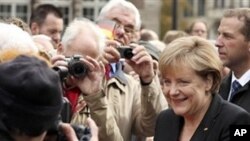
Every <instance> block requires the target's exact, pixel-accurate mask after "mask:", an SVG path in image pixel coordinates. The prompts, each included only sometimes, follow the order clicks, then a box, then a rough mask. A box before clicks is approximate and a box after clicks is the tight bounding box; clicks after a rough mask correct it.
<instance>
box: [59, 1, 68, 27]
mask: <svg viewBox="0 0 250 141" xmlns="http://www.w3.org/2000/svg"><path fill="white" fill-rule="evenodd" d="M58 8H59V9H60V11H61V13H62V15H63V23H64V25H66V26H67V25H68V24H69V8H68V7H62V6H59V7H58Z"/></svg>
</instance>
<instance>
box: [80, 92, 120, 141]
mask: <svg viewBox="0 0 250 141" xmlns="http://www.w3.org/2000/svg"><path fill="white" fill-rule="evenodd" d="M84 99H85V100H86V101H87V103H88V106H89V108H90V115H91V118H93V120H94V121H95V122H96V124H97V125H98V127H99V138H100V140H107V141H123V137H122V136H121V133H120V130H119V128H118V126H117V124H116V121H115V118H114V116H113V114H112V112H111V110H110V108H109V106H108V101H107V99H106V96H105V94H104V91H103V90H102V91H100V92H99V93H97V94H95V95H88V96H84Z"/></svg>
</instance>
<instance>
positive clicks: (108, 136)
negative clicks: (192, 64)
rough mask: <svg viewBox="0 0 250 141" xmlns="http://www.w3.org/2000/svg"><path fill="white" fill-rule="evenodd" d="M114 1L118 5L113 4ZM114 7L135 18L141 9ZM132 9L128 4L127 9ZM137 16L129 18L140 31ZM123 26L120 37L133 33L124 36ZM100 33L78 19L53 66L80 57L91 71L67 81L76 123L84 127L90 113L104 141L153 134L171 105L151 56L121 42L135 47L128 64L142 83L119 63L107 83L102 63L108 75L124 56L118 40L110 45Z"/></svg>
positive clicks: (70, 26)
mask: <svg viewBox="0 0 250 141" xmlns="http://www.w3.org/2000/svg"><path fill="white" fill-rule="evenodd" d="M120 2H121V3H122V5H120ZM112 3H115V4H114V5H112ZM124 3H125V4H124ZM109 4H111V5H112V9H113V10H118V9H121V10H122V12H129V14H132V15H133V14H134V12H135V11H136V12H137V14H139V13H138V10H137V9H136V8H135V6H134V5H132V4H131V3H130V2H127V1H123V0H122V1H113V0H112V1H110V2H109V3H108V4H107V7H110V6H108V5H109ZM116 4H118V5H116ZM124 5H125V7H124ZM127 5H129V6H128V7H126V6H127ZM113 6H115V7H113ZM105 7H106V6H105ZM105 7H104V8H105ZM131 8H132V10H131ZM106 10H107V11H106V12H108V13H109V14H110V15H111V13H113V14H114V13H117V12H114V11H110V10H111V9H106ZM134 10H135V11H134ZM131 12H132V13H131ZM108 13H106V14H108ZM117 16H119V15H117ZM132 18H133V19H132V20H129V21H132V23H131V24H129V27H132V28H133V27H135V23H134V21H135V19H134V18H135V17H134V15H133V16H132ZM138 18H139V17H138ZM116 19H118V18H116ZM117 22H118V21H117ZM120 22H121V21H120ZM130 25H131V26H130ZM124 28H125V27H124V23H120V28H119V29H120V30H121V31H123V33H122V34H124V35H122V34H120V33H119V36H120V37H121V36H127V35H128V34H129V33H126V34H125V33H124ZM126 29H127V24H126ZM130 29H131V28H130ZM131 32H132V31H131ZM100 34H101V31H100V30H99V29H98V28H97V27H95V26H94V25H93V23H89V22H87V21H86V20H85V21H77V20H75V21H73V22H72V23H71V24H70V25H69V27H68V28H67V29H66V31H65V33H64V35H63V37H62V46H60V47H59V48H58V52H59V53H60V54H61V55H58V56H55V57H54V58H53V59H52V63H53V64H54V66H58V67H62V66H64V68H66V69H69V68H68V67H69V66H68V64H69V63H68V61H66V60H67V58H68V57H71V58H72V56H75V55H81V56H82V57H81V58H80V60H81V61H82V62H83V63H84V64H85V65H86V66H87V68H88V71H87V74H86V75H85V76H84V77H80V78H76V77H74V76H72V75H71V74H69V75H68V76H67V78H66V79H65V80H64V96H66V97H67V98H68V99H69V101H70V103H71V105H72V111H73V116H72V120H71V122H72V123H76V124H82V123H85V119H86V117H87V116H88V113H90V116H91V117H92V118H93V120H94V121H95V122H96V123H97V125H98V126H99V129H100V132H99V139H100V140H101V141H102V140H103V141H123V140H125V141H128V140H131V137H132V134H133V133H134V134H137V135H142V136H152V135H154V126H155V120H156V117H157V115H158V113H159V112H160V111H161V110H163V109H164V108H166V107H167V104H166V102H165V99H164V96H163V94H162V91H161V87H160V84H159V80H158V78H157V75H156V73H155V69H154V67H153V60H152V58H151V56H150V55H149V54H148V53H147V51H146V50H145V48H144V47H143V46H140V45H137V44H129V43H130V42H126V41H125V40H126V39H124V40H119V41H121V43H122V42H123V41H124V45H130V46H132V47H133V51H132V53H133V57H132V58H131V59H128V60H127V61H128V62H129V63H130V64H131V66H132V67H133V68H134V70H135V71H136V73H138V74H139V76H140V80H141V84H140V83H138V81H136V80H135V79H134V78H133V77H131V76H129V75H126V74H125V73H124V72H123V71H122V65H121V64H120V63H119V62H118V63H116V64H115V65H116V72H115V73H114V74H113V75H112V76H111V75H110V78H109V79H105V76H104V65H103V63H104V64H105V69H106V72H107V73H109V71H108V67H106V66H108V65H107V64H109V63H110V62H111V61H110V60H112V59H113V61H119V59H120V54H119V52H118V50H117V48H116V47H118V46H116V45H117V44H116V43H117V42H116V41H108V42H107V44H106V42H105V40H104V37H103V35H100ZM131 34H132V33H131ZM117 37H118V33H117ZM104 46H105V48H104ZM103 50H104V52H103ZM109 51H110V52H109ZM65 56H67V57H65ZM73 58H74V57H73ZM107 73H105V74H107ZM107 78H108V77H107ZM88 109H89V110H88ZM86 113H87V114H86Z"/></svg>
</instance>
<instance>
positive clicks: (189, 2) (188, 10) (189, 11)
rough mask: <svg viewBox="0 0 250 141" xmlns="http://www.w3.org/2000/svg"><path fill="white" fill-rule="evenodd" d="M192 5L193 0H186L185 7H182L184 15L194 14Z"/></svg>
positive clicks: (190, 15)
mask: <svg viewBox="0 0 250 141" xmlns="http://www.w3.org/2000/svg"><path fill="white" fill-rule="evenodd" d="M193 5H194V0H187V3H186V4H185V7H184V16H185V17H192V16H193V15H194V13H193Z"/></svg>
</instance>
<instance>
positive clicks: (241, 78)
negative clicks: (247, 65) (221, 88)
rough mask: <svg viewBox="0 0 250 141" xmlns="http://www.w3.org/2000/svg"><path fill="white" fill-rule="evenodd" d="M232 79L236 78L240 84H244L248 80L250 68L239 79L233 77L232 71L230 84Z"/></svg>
mask: <svg viewBox="0 0 250 141" xmlns="http://www.w3.org/2000/svg"><path fill="white" fill-rule="evenodd" d="M234 80H237V81H238V82H239V83H240V85H241V86H244V85H245V84H246V83H247V82H248V81H249V80H250V69H249V70H248V71H246V72H245V73H244V74H243V75H242V76H241V77H240V78H239V79H237V78H236V77H235V75H234V72H233V74H232V81H231V84H232V83H233V81H234Z"/></svg>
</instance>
